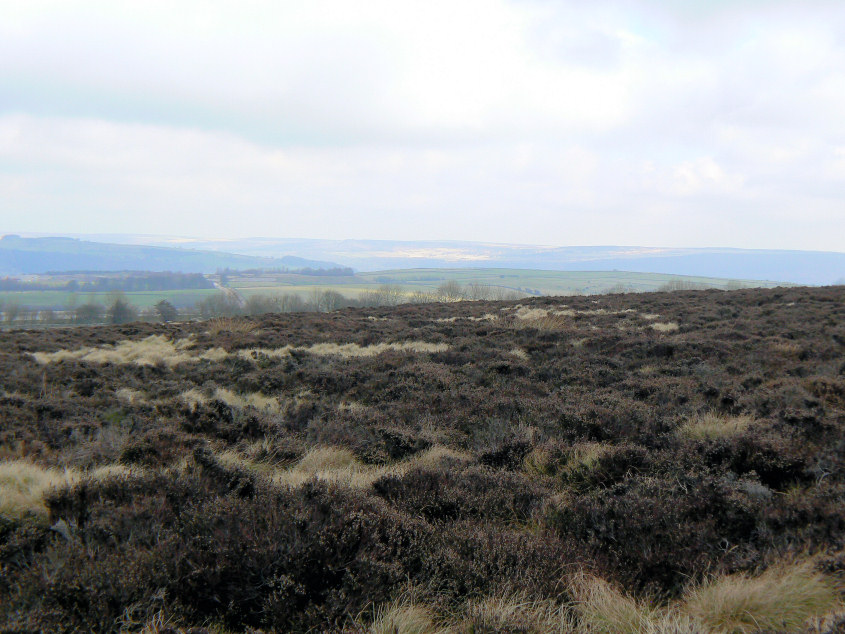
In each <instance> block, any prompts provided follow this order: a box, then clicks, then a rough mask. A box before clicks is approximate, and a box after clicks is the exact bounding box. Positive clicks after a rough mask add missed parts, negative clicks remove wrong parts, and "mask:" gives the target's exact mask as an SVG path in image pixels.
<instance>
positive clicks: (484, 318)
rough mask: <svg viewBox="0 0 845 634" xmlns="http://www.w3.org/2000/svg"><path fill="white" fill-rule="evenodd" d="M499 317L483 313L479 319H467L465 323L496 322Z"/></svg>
mask: <svg viewBox="0 0 845 634" xmlns="http://www.w3.org/2000/svg"><path fill="white" fill-rule="evenodd" d="M498 320H499V316H498V315H494V314H493V313H484V314H483V315H482V316H481V317H467V321H498Z"/></svg>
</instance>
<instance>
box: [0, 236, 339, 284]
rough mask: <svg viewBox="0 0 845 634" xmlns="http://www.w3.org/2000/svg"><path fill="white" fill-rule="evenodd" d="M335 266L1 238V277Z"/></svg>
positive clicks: (69, 241)
mask: <svg viewBox="0 0 845 634" xmlns="http://www.w3.org/2000/svg"><path fill="white" fill-rule="evenodd" d="M336 267H338V265H337V264H335V263H333V262H324V261H319V260H311V259H306V258H302V257H296V256H289V255H285V256H281V257H263V256H257V255H249V254H246V255H238V254H232V253H225V252H221V251H216V250H215V251H212V250H196V249H188V248H177V247H165V246H147V245H133V244H112V243H103V242H91V241H87V240H78V239H75V238H22V237H20V236H16V235H7V236H3V238H0V275H26V274H38V273H47V272H48V271H180V272H182V273H214V272H215V271H217V270H218V269H225V268H229V269H236V270H243V269H258V268H268V269H271V268H273V269H281V268H284V269H291V270H296V269H304V268H311V269H329V268H336Z"/></svg>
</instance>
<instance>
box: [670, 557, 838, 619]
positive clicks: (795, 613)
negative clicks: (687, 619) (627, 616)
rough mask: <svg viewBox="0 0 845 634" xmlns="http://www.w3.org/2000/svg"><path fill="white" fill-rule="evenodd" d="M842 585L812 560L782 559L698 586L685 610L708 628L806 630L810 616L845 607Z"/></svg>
mask: <svg viewBox="0 0 845 634" xmlns="http://www.w3.org/2000/svg"><path fill="white" fill-rule="evenodd" d="M840 607H841V605H840V603H839V600H838V597H837V592H836V588H835V587H834V585H833V584H832V583H831V582H830V581H829V580H828V579H826V578H825V577H824V575H822V574H821V573H820V572H818V571H816V570H815V569H814V566H813V561H812V560H807V561H803V562H798V563H793V564H780V565H777V566H773V567H772V568H769V569H768V570H766V571H765V572H764V573H763V574H761V575H759V576H757V577H749V576H747V575H743V574H734V575H728V576H724V577H720V578H717V579H714V580H712V581H710V582H708V583H705V584H703V585H701V586H699V587H697V588H694V589H693V590H691V591H690V592H688V594H687V595H686V596H685V597H684V600H683V606H682V608H683V611H684V612H686V613H687V614H689V615H691V616H693V617H695V618H696V619H698V620H699V621H700V622H701V623H702V624H704V625H705V626H706V629H707V630H708V631H713V632H725V633H731V634H746V633H749V632H759V631H761V630H764V631H777V632H802V631H805V627H806V623H807V621H808V620H809V619H810V618H813V617H821V616H823V615H825V614H826V613H828V612H831V611H833V610H835V609H837V608H840Z"/></svg>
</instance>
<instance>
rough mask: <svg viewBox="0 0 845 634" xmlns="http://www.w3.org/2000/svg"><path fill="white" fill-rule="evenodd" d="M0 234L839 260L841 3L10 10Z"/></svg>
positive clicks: (2, 79)
mask: <svg viewBox="0 0 845 634" xmlns="http://www.w3.org/2000/svg"><path fill="white" fill-rule="evenodd" d="M0 232H2V233H11V232H18V233H26V232H36V233H56V234H60V233H139V234H157V235H180V236H196V237H202V238H218V239H221V238H242V237H284V238H326V239H346V238H357V239H388V240H477V241H483V242H497V243H523V244H543V245H557V246H567V245H604V244H621V245H648V246H676V247H706V246H731V247H741V248H778V249H813V250H829V251H845V2H841V1H837V2H822V1H814V0H800V1H799V0H794V1H792V2H779V1H777V0H730V1H727V0H710V1H708V2H702V1H699V0H674V1H671V2H670V1H664V2H659V1H657V0H618V1H607V0H594V1H591V2H582V1H567V0H554V1H552V0H549V1H545V0H520V1H505V0H447V1H440V0H424V1H420V2H417V1H411V0H367V1H366V2H349V1H348V0H340V1H334V0H309V1H308V2H301V1H297V2H288V1H286V0H269V1H260V0H255V1H249V0H240V1H238V2H228V1H222V0H203V1H202V2H194V1H189V0H178V1H177V0H173V1H169V2H165V1H153V0H150V1H146V2H140V1H135V2H122V1H120V0H107V1H103V2H85V1H74V0H63V1H54V2H47V1H41V0H20V1H18V0H0Z"/></svg>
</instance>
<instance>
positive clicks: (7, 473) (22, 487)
mask: <svg viewBox="0 0 845 634" xmlns="http://www.w3.org/2000/svg"><path fill="white" fill-rule="evenodd" d="M128 473H129V469H127V468H126V467H124V466H122V465H108V466H104V467H99V468H97V469H93V470H91V471H88V472H85V471H79V470H76V469H45V468H44V467H40V466H38V465H36V464H33V463H31V462H28V461H26V460H10V461H6V462H0V516H4V517H12V518H21V517H24V516H26V515H34V516H36V517H41V518H43V517H45V516H46V514H47V508H46V507H45V506H44V494H45V493H46V492H47V491H49V490H50V489H52V488H55V487H59V486H62V485H66V484H68V485H72V484H76V483H77V482H79V481H80V480H81V479H82V478H83V477H85V476H88V477H91V478H107V477H111V476H119V475H126V474H128Z"/></svg>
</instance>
